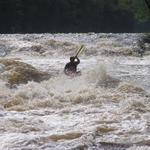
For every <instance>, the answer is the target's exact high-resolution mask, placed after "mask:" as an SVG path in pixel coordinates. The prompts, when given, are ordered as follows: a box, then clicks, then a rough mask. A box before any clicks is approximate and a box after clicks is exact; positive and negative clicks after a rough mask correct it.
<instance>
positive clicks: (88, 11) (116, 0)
mask: <svg viewBox="0 0 150 150" xmlns="http://www.w3.org/2000/svg"><path fill="white" fill-rule="evenodd" d="M149 13H150V11H149V10H148V7H147V5H146V3H145V1H144V0H0V21H1V24H0V32H4V33H16V32H21V33H26V32H30V33H32V32H38V33H40V32H134V31H135V28H136V26H135V25H136V24H138V23H140V21H144V22H146V21H147V22H148V21H149V19H150V14H149ZM147 26H148V25H147ZM148 29H149V30H150V27H149V28H148Z"/></svg>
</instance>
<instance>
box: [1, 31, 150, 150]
mask: <svg viewBox="0 0 150 150" xmlns="http://www.w3.org/2000/svg"><path fill="white" fill-rule="evenodd" d="M142 36H143V35H142V34H103V33H99V34H95V33H87V34H71V33H70V34H12V35H8V34H5V35H3V34H1V35H0V56H1V58H0V145H1V146H0V150H150V80H149V79H150V55H149V52H150V51H149V47H148V45H146V46H147V50H145V53H144V55H143V57H139V54H138V49H139V47H138V44H137V41H138V40H139V39H140V38H141V37H142ZM81 44H84V47H85V48H84V50H83V52H82V53H81V54H80V55H79V58H80V61H81V62H80V64H79V66H78V70H80V71H81V72H82V75H81V76H77V77H74V78H73V77H68V76H66V75H64V73H63V69H64V66H65V64H66V63H67V62H68V61H69V57H70V56H73V55H75V53H76V51H77V49H78V48H79V47H80V45H81Z"/></svg>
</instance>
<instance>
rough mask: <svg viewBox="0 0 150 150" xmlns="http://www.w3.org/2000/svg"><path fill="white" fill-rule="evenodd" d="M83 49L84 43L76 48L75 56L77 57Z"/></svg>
mask: <svg viewBox="0 0 150 150" xmlns="http://www.w3.org/2000/svg"><path fill="white" fill-rule="evenodd" d="M83 49H84V45H81V47H80V48H79V49H78V50H77V53H76V55H75V57H77V56H78V55H79V53H81V52H82V50H83Z"/></svg>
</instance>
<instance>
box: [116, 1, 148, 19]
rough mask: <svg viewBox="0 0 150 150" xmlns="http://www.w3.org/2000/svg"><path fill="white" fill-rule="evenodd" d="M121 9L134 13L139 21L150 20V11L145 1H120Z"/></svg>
mask: <svg viewBox="0 0 150 150" xmlns="http://www.w3.org/2000/svg"><path fill="white" fill-rule="evenodd" d="M119 7H120V8H123V9H126V10H128V11H131V12H133V13H134V15H135V18H136V19H137V20H139V21H146V20H148V19H150V10H149V9H148V7H147V5H146V3H145V1H144V0H119Z"/></svg>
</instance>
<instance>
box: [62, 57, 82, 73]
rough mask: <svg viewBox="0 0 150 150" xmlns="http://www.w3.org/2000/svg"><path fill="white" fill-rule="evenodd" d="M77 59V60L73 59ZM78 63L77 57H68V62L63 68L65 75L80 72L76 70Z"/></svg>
mask: <svg viewBox="0 0 150 150" xmlns="http://www.w3.org/2000/svg"><path fill="white" fill-rule="evenodd" d="M75 60H77V61H75ZM79 63H80V60H79V58H77V57H71V58H70V62H69V63H67V64H66V66H65V68H64V72H65V74H66V75H69V76H71V75H75V74H78V73H80V72H79V71H77V65H78V64H79Z"/></svg>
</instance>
